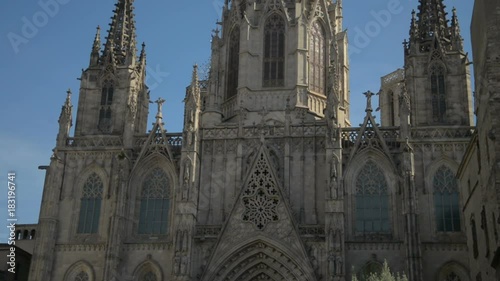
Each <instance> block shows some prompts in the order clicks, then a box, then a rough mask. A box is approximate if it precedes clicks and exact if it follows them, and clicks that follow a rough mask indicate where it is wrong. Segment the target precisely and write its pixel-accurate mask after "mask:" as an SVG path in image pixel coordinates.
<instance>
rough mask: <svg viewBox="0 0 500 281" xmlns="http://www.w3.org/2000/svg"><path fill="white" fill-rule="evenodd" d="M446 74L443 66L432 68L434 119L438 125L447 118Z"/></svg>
mask: <svg viewBox="0 0 500 281" xmlns="http://www.w3.org/2000/svg"><path fill="white" fill-rule="evenodd" d="M444 73H445V71H444V69H443V67H442V66H438V65H435V66H433V67H432V68H431V95H432V118H433V121H434V122H436V123H443V122H445V118H446V89H445V75H444Z"/></svg>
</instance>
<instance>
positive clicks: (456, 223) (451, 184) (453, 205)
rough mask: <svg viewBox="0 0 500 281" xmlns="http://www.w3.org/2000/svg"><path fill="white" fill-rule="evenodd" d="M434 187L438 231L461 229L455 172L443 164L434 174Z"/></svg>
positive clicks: (456, 230)
mask: <svg viewBox="0 0 500 281" xmlns="http://www.w3.org/2000/svg"><path fill="white" fill-rule="evenodd" d="M433 187H434V208H435V212H436V228H437V231H440V232H458V231H460V207H459V205H458V202H459V201H458V200H459V199H458V183H457V180H456V178H455V174H454V173H453V172H452V171H451V170H450V169H449V168H448V167H446V166H444V165H443V166H441V167H440V168H439V169H438V170H437V172H436V174H434V179H433Z"/></svg>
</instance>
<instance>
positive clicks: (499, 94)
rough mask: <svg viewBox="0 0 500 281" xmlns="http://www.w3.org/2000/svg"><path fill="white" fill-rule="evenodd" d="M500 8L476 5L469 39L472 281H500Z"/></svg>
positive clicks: (467, 192)
mask: <svg viewBox="0 0 500 281" xmlns="http://www.w3.org/2000/svg"><path fill="white" fill-rule="evenodd" d="M499 23H500V3H499V2H498V1H491V0H478V1H476V2H475V5H474V14H473V18H472V26H471V34H472V49H473V56H474V72H475V73H474V77H475V79H476V83H475V85H476V87H475V101H476V106H475V110H476V116H477V130H476V133H475V134H474V137H473V139H472V141H471V142H470V144H469V147H468V149H467V153H466V155H465V157H464V160H463V162H462V164H461V166H460V169H459V173H458V177H459V178H460V180H461V182H462V186H461V191H460V192H461V197H462V201H463V203H464V205H463V212H464V219H465V227H466V231H467V237H468V239H467V240H468V246H469V262H470V270H471V277H472V278H473V279H474V280H500V240H499V233H498V231H499V227H500V225H499V224H500V172H499V168H500V166H499V163H500V162H499V161H500V158H499V157H500V154H499V152H500V142H499V140H500V135H499V134H500V132H499V128H500V116H499V115H498V112H499V109H500V91H499V89H500V25H499Z"/></svg>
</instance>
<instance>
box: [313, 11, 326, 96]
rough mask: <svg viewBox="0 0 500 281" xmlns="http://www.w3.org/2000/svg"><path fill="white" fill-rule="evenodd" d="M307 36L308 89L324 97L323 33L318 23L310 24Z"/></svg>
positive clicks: (324, 58)
mask: <svg viewBox="0 0 500 281" xmlns="http://www.w3.org/2000/svg"><path fill="white" fill-rule="evenodd" d="M309 36H310V38H309V89H310V90H311V91H313V92H316V93H318V94H323V95H324V94H325V76H326V67H325V65H326V49H325V48H326V47H325V32H324V31H323V27H322V26H321V24H320V23H319V22H318V21H315V22H314V23H313V24H312V26H311V33H310V35H309Z"/></svg>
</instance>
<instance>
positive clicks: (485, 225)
mask: <svg viewBox="0 0 500 281" xmlns="http://www.w3.org/2000/svg"><path fill="white" fill-rule="evenodd" d="M481 229H482V230H483V232H484V239H485V242H486V244H485V246H486V249H485V252H486V257H489V256H490V233H489V231H488V218H487V216H486V208H485V207H484V206H483V209H482V211H481Z"/></svg>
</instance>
